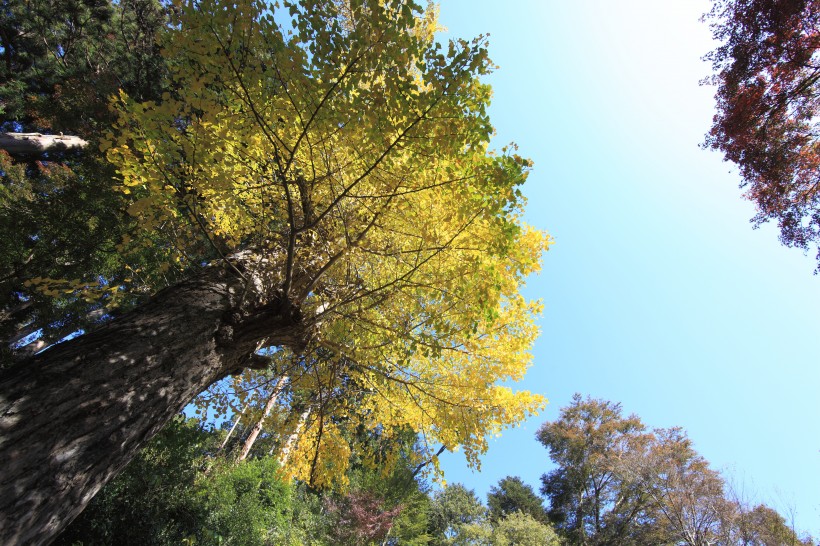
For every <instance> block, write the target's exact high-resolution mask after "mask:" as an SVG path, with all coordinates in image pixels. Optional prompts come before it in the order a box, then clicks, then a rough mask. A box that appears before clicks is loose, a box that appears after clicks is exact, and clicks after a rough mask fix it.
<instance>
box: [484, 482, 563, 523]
mask: <svg viewBox="0 0 820 546" xmlns="http://www.w3.org/2000/svg"><path fill="white" fill-rule="evenodd" d="M487 508H488V509H489V516H490V520H491V521H493V522H498V521H500V520H502V519H504V518H505V517H506V516H509V515H512V514H515V513H516V512H522V513H524V514H527V515H529V516H530V517H531V518H532V519H534V520H535V521H537V522H540V523H547V521H548V520H549V518H548V517H547V512H546V510H544V504H543V501H542V500H541V498H540V497H538V495H536V494H535V492H534V491H533V490H532V487H531V486H530V485H527V484H525V483H524V482H523V481H522V480H521V478H519V477H517V476H516V477H512V476H507V477H506V478H503V479H501V480H500V481H499V482H498V485H497V486H495V485H494V486H492V487H491V488H490V492H489V493H488V494H487Z"/></svg>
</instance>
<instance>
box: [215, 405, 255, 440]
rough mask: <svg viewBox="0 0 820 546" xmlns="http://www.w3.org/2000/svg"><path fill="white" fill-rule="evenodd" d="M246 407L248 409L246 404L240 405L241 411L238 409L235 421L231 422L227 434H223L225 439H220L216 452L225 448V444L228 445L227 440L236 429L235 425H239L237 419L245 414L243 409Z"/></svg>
mask: <svg viewBox="0 0 820 546" xmlns="http://www.w3.org/2000/svg"><path fill="white" fill-rule="evenodd" d="M246 409H248V404H245V405H244V406H242V411H240V412H239V415H237V416H236V421H234V422H233V426H232V427H231V430H229V431H228V434H226V435H225V439H224V440H222V444H220V446H219V449H218V450H217V452H219V451H222V450H223V449H225V446H226V445H228V440H230V439H231V435H232V434H233V431H234V430H236V427H237V426H239V421H241V420H242V416H243V415H245V410H246Z"/></svg>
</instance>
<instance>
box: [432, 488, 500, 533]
mask: <svg viewBox="0 0 820 546" xmlns="http://www.w3.org/2000/svg"><path fill="white" fill-rule="evenodd" d="M486 516H487V509H486V508H485V507H484V505H482V504H481V501H480V500H478V497H476V495H475V492H474V491H473V490H472V489H467V488H466V487H464V486H463V485H461V484H452V485H448V486H447V487H445V488H444V489H442V490H441V491H437V492H436V493H435V495H434V496H433V500H432V503H431V506H430V535H431V536H432V541H431V544H434V545H436V546H439V545H440V546H444V545H447V546H462V545H468V544H486V543H487V542H488V541H489V538H490V533H491V529H490V527H489V525H488V523H487V521H486Z"/></svg>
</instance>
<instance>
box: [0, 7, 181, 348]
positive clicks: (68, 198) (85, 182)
mask: <svg viewBox="0 0 820 546" xmlns="http://www.w3.org/2000/svg"><path fill="white" fill-rule="evenodd" d="M164 25H165V11H164V8H163V7H162V6H161V4H160V3H159V2H157V1H156V0H124V1H122V2H117V3H111V2H109V1H107V0H85V1H83V0H67V1H59V2H57V1H55V0H34V1H25V2H24V1H21V0H10V1H7V2H3V18H2V20H1V21H0V48H2V51H3V56H4V62H3V63H0V112H1V113H0V116H2V117H0V131H23V132H52V133H60V132H63V133H66V134H71V135H79V136H81V137H83V138H84V139H85V140H87V141H89V146H88V147H87V148H86V149H84V150H82V152H49V153H47V154H44V155H42V156H41V157H37V158H35V157H14V158H12V157H10V156H9V155H8V154H7V153H6V152H3V151H0V341H2V342H3V345H2V349H1V350H0V353H4V354H0V363H2V361H4V360H5V361H8V360H9V359H10V358H11V356H12V355H11V354H10V352H11V351H13V349H14V348H15V346H16V345H19V344H20V342H21V341H22V340H24V339H26V338H27V336H31V335H32V334H34V335H35V336H39V337H40V338H41V339H42V343H41V344H39V346H38V345H32V346H31V347H30V348H31V349H35V350H36V349H37V348H41V346H44V345H47V344H50V343H53V342H55V341H57V340H59V339H60V338H61V337H63V336H65V335H67V334H69V333H72V332H75V331H76V330H78V329H89V328H91V327H93V326H95V325H96V324H98V323H99V322H100V321H102V320H104V319H105V318H106V317H107V316H108V314H109V313H111V312H112V310H113V309H117V308H120V309H122V308H127V307H128V306H129V305H132V304H133V303H135V302H136V301H139V300H140V299H141V298H143V297H144V296H145V295H146V294H147V293H148V292H150V291H152V290H155V289H156V288H157V287H161V286H163V285H166V284H169V283H170V282H173V280H174V278H175V275H174V271H172V270H171V271H168V270H164V271H163V270H161V269H162V265H161V264H160V260H159V259H158V257H159V256H161V255H162V248H163V244H164V243H163V242H162V240H161V239H162V238H161V234H154V235H153V238H152V240H151V244H148V245H145V246H143V247H140V248H139V249H134V250H135V251H136V250H138V251H136V252H134V254H133V255H132V256H130V257H129V258H128V259H125V258H124V257H123V256H122V255H121V254H120V251H121V250H122V249H123V248H126V247H129V246H131V245H129V244H128V241H127V239H126V238H125V237H126V233H127V232H128V231H129V230H131V229H132V228H133V225H134V222H133V220H132V219H131V218H130V217H129V216H128V215H127V214H126V212H125V208H126V202H125V200H124V199H123V195H122V194H121V193H120V192H117V191H116V190H115V189H114V188H113V185H112V180H114V179H116V173H115V171H114V169H113V167H112V166H111V165H110V164H109V163H108V162H107V161H106V160H105V159H104V157H103V156H102V154H101V153H99V150H98V143H99V141H98V136H99V134H98V131H99V130H100V129H101V128H103V127H108V126H110V125H111V123H113V119H114V116H113V114H112V113H111V112H110V110H109V109H108V99H109V96H111V95H113V94H115V93H116V92H117V90H118V89H125V90H127V91H128V92H130V93H132V94H135V95H137V96H141V97H144V98H149V97H152V96H157V95H158V94H159V93H160V86H161V85H162V82H163V77H162V74H163V73H164V72H165V68H164V66H165V61H164V60H162V58H161V57H160V55H159V51H158V48H157V45H156V41H155V38H156V35H157V33H159V32H161V31H162V29H163V28H164ZM126 287H127V288H128V290H126ZM32 337H33V336H32ZM30 340H31V337H28V340H27V341H30Z"/></svg>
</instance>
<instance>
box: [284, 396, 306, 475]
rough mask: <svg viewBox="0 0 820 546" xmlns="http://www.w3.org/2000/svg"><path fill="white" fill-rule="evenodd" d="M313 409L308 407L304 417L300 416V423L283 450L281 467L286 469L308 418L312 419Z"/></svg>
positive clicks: (303, 413) (303, 414)
mask: <svg viewBox="0 0 820 546" xmlns="http://www.w3.org/2000/svg"><path fill="white" fill-rule="evenodd" d="M311 409H312V408H311V407H310V406H308V407H307V408H306V409H305V411H303V412H302V415H300V416H299V422H298V423H297V424H296V428H295V429H293V433H292V434H291V435H290V436H288V441H287V442H285V447H283V448H282V453H281V454H280V455H279V466H281V467H284V466H285V465H286V464H288V460H289V459H290V454H291V451H293V448H294V446H295V445H296V441H297V440H298V439H299V433H300V432H301V431H302V428H303V427H304V426H305V423H307V420H308V417H310V412H311Z"/></svg>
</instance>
